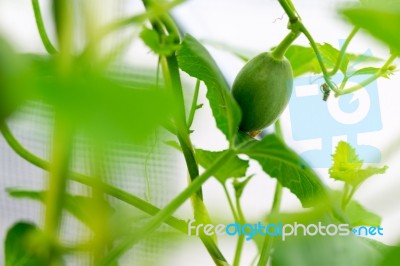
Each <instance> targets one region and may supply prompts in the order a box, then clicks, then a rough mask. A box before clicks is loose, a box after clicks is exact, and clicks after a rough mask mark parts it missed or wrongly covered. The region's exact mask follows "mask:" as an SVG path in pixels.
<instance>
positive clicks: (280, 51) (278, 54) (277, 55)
mask: <svg viewBox="0 0 400 266" xmlns="http://www.w3.org/2000/svg"><path fill="white" fill-rule="evenodd" d="M299 35H300V32H299V31H297V30H291V31H290V32H289V34H288V35H286V37H285V38H284V39H283V41H282V42H281V43H280V44H279V45H278V46H277V47H276V48H275V49H274V50H273V51H272V53H271V55H272V57H273V58H274V59H276V60H282V59H283V57H284V55H285V53H286V51H287V49H288V48H289V46H290V45H291V44H292V43H293V42H294V41H295V40H296V39H297V37H299Z"/></svg>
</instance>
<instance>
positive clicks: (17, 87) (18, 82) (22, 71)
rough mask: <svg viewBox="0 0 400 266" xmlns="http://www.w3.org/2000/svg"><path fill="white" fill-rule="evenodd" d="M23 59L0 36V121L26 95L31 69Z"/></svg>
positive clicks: (17, 105)
mask: <svg viewBox="0 0 400 266" xmlns="http://www.w3.org/2000/svg"><path fill="white" fill-rule="evenodd" d="M24 59H25V58H23V57H21V56H19V55H18V54H16V52H15V51H14V49H13V48H12V47H11V46H10V45H9V44H8V43H7V42H6V41H5V40H4V39H3V38H1V36H0V121H3V120H4V119H6V118H7V117H8V116H10V115H11V114H12V112H14V111H15V110H16V109H17V108H18V107H19V106H20V105H22V104H23V102H24V101H25V100H26V99H27V97H28V95H27V94H28V93H29V89H28V88H29V87H30V85H31V84H30V83H29V81H30V77H31V71H30V69H29V68H28V66H27V62H26V60H24Z"/></svg>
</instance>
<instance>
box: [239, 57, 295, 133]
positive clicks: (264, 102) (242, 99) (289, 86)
mask: <svg viewBox="0 0 400 266" xmlns="http://www.w3.org/2000/svg"><path fill="white" fill-rule="evenodd" d="M292 90H293V71H292V66H291V65H290V62H289V60H287V59H286V58H283V59H282V60H279V59H275V58H273V57H272V55H271V54H270V53H261V54H259V55H257V56H256V57H254V58H253V59H251V60H250V61H249V62H247V64H246V65H245V66H244V67H243V68H242V70H241V71H240V72H239V74H238V75H237V77H236V79H235V81H234V83H233V87H232V94H233V97H234V98H235V100H236V101H237V103H238V104H239V106H240V108H241V110H242V121H241V124H240V130H242V131H244V132H252V131H258V130H262V129H263V128H265V127H267V126H269V125H271V124H272V123H273V122H275V121H276V120H277V119H278V118H279V116H280V115H281V114H282V112H283V111H284V110H285V108H286V106H287V104H288V102H289V99H290V96H291V94H292Z"/></svg>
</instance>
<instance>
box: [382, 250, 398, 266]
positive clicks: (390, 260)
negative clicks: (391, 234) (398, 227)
mask: <svg viewBox="0 0 400 266" xmlns="http://www.w3.org/2000/svg"><path fill="white" fill-rule="evenodd" d="M399 261H400V247H395V248H392V249H391V251H390V252H388V253H387V255H386V256H385V258H384V259H383V260H382V262H381V263H380V264H379V266H398V265H399Z"/></svg>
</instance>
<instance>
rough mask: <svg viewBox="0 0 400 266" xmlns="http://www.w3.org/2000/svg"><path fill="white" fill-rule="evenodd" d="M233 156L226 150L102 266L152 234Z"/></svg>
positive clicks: (114, 251)
mask: <svg viewBox="0 0 400 266" xmlns="http://www.w3.org/2000/svg"><path fill="white" fill-rule="evenodd" d="M234 155H235V152H234V151H232V150H228V151H227V152H226V153H224V154H223V155H221V156H220V157H219V158H218V159H217V160H216V161H215V163H214V164H213V165H212V166H211V167H210V168H208V169H207V170H206V171H205V172H204V173H203V174H201V175H200V176H198V177H197V178H196V179H195V180H193V182H192V183H191V184H190V185H189V186H188V187H187V188H186V189H185V190H183V191H182V192H181V193H180V194H179V195H178V196H177V197H176V198H174V199H173V200H172V201H171V202H170V203H168V204H167V205H166V206H165V207H164V208H163V209H162V210H161V211H160V212H158V213H157V214H156V215H155V216H154V217H153V218H152V219H151V221H150V222H149V223H148V224H147V225H146V226H144V227H143V228H142V229H141V230H138V232H137V234H135V235H131V236H130V237H129V238H128V239H125V240H124V241H122V242H121V243H119V245H118V246H116V248H115V249H113V250H112V251H110V253H109V254H107V256H106V258H105V261H104V262H103V265H110V264H111V263H112V262H114V261H115V260H116V259H117V258H118V257H119V256H121V255H122V254H123V253H124V252H125V251H126V250H127V249H128V248H130V247H132V246H133V245H134V244H136V243H137V242H138V241H140V240H141V239H143V238H144V237H146V236H147V235H149V234H150V233H152V232H154V231H155V230H156V229H157V228H158V227H159V226H160V225H161V224H162V223H163V222H164V221H165V219H167V218H168V217H169V216H171V215H172V214H173V213H174V212H175V211H176V210H177V209H178V208H179V207H180V206H181V205H182V204H183V203H184V202H185V201H186V200H187V199H189V198H190V197H191V196H192V194H193V193H195V192H196V191H198V189H199V188H200V187H201V186H202V185H203V184H204V183H205V182H206V181H207V180H208V179H209V178H210V177H211V176H212V175H214V173H215V172H216V171H217V170H218V169H220V168H221V167H222V166H223V165H224V163H225V162H226V161H229V160H231V159H232V158H233V157H234Z"/></svg>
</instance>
